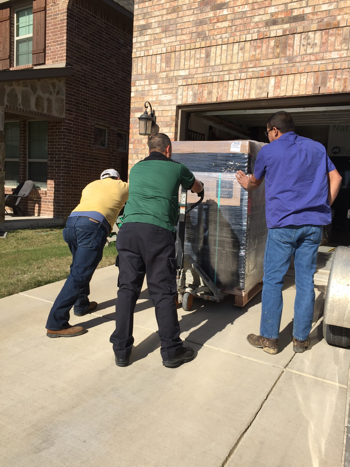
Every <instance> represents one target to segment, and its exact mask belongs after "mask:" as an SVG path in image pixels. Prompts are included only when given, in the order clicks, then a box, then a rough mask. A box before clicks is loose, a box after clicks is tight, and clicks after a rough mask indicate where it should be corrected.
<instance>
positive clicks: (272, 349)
mask: <svg viewBox="0 0 350 467" xmlns="http://www.w3.org/2000/svg"><path fill="white" fill-rule="evenodd" d="M247 340H248V342H249V344H250V345H252V346H253V347H257V348H258V349H263V351H264V352H267V353H269V354H272V355H275V354H276V353H278V339H268V338H267V337H263V336H257V335H255V334H249V335H248V336H247Z"/></svg>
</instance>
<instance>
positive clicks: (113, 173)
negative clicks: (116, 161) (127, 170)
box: [100, 169, 120, 180]
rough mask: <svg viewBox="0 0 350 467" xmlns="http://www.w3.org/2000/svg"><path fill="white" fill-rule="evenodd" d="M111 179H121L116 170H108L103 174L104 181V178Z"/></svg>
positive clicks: (101, 177)
mask: <svg viewBox="0 0 350 467" xmlns="http://www.w3.org/2000/svg"><path fill="white" fill-rule="evenodd" d="M111 177H115V178H120V175H119V173H118V172H117V171H116V170H115V169H107V170H104V171H103V172H102V173H101V176H100V179H101V180H103V179H104V178H111Z"/></svg>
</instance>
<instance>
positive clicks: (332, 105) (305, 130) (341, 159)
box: [177, 94, 350, 245]
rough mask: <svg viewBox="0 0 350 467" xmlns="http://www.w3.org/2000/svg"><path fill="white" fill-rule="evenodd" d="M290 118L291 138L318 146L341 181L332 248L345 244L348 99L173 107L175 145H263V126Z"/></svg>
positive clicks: (349, 236)
mask: <svg viewBox="0 0 350 467" xmlns="http://www.w3.org/2000/svg"><path fill="white" fill-rule="evenodd" d="M279 110H286V111H287V112H290V113H291V114H292V116H293V119H294V123H295V127H296V133H297V134H298V135H300V136H304V137H307V138H311V139H313V140H315V141H318V142H320V143H321V144H323V145H324V146H325V148H326V150H327V152H328V155H329V157H330V159H331V160H332V161H333V163H334V165H335V166H336V168H337V169H338V171H339V172H340V174H341V176H342V185H341V188H340V192H339V195H338V197H337V199H336V201H335V202H334V204H333V206H332V209H333V222H332V244H333V243H334V244H337V245H349V244H350V219H349V218H348V217H349V213H350V94H337V95H329V96H310V97H303V98H300V97H295V98H285V99H284V98H281V99H262V100H258V101H252V100H250V101H239V102H225V103H217V104H202V105H200V104H199V105H196V106H186V107H185V106H184V107H179V108H178V116H179V119H178V138H177V139H178V140H179V141H190V140H201V141H221V140H234V139H252V140H256V141H261V142H265V143H268V139H267V138H266V136H265V134H264V131H266V121H267V120H268V118H269V117H270V116H271V115H272V114H273V113H275V112H278V111H279Z"/></svg>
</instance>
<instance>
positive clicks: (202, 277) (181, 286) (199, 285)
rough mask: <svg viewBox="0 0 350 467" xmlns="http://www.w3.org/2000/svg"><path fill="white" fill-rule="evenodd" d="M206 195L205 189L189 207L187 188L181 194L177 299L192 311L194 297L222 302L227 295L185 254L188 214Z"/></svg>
mask: <svg viewBox="0 0 350 467" xmlns="http://www.w3.org/2000/svg"><path fill="white" fill-rule="evenodd" d="M203 197H204V191H203V192H202V195H201V197H200V199H199V200H198V201H197V203H194V204H192V206H190V207H189V208H187V190H185V189H184V188H182V190H181V195H180V203H179V207H180V214H179V224H178V231H177V239H178V241H177V258H176V262H177V270H176V283H177V301H178V305H180V304H181V305H182V308H183V309H184V310H185V311H191V309H192V304H193V298H194V297H197V298H202V299H204V300H211V301H214V302H221V300H223V298H224V297H225V294H224V293H222V292H221V291H220V290H219V289H218V287H217V286H216V285H215V284H214V282H213V281H212V280H211V279H210V278H209V277H208V275H207V274H206V273H205V272H204V271H203V269H202V268H201V267H200V266H199V264H197V262H196V261H194V260H193V259H192V258H191V256H190V255H185V254H184V244H185V231H186V214H187V213H189V212H190V211H192V209H194V208H195V207H197V206H198V205H199V204H200V203H201V202H202V201H203ZM187 271H190V272H191V274H192V276H193V280H194V282H193V284H190V285H186V273H187Z"/></svg>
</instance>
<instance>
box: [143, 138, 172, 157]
mask: <svg viewBox="0 0 350 467" xmlns="http://www.w3.org/2000/svg"><path fill="white" fill-rule="evenodd" d="M168 146H171V141H170V138H169V136H168V135H166V134H164V133H156V134H154V135H152V136H150V138H149V140H148V147H149V151H150V152H153V151H157V152H161V153H162V154H163V153H164V152H165V150H166V148H167V147H168Z"/></svg>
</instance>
